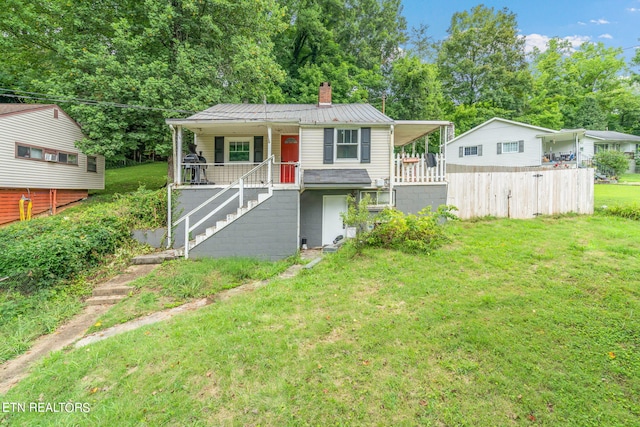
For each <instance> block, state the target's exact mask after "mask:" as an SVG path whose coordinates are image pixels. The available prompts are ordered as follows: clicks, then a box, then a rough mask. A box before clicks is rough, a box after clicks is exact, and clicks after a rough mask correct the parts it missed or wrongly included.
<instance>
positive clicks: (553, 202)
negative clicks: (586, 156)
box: [447, 168, 594, 219]
mask: <svg viewBox="0 0 640 427" xmlns="http://www.w3.org/2000/svg"><path fill="white" fill-rule="evenodd" d="M447 180H448V181H449V189H448V197H447V204H449V205H454V206H456V207H457V208H458V212H457V214H458V216H459V217H460V218H463V219H468V218H474V217H483V216H495V217H507V218H534V217H536V216H538V215H553V214H561V213H568V212H575V213H580V214H592V213H593V181H594V170H593V169H591V168H588V169H586V168H585V169H561V170H537V171H526V172H473V173H449V174H447Z"/></svg>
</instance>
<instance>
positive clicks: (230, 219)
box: [227, 213, 236, 222]
mask: <svg viewBox="0 0 640 427" xmlns="http://www.w3.org/2000/svg"><path fill="white" fill-rule="evenodd" d="M234 219H236V214H233V213H230V214H227V222H231V221H233V220H234Z"/></svg>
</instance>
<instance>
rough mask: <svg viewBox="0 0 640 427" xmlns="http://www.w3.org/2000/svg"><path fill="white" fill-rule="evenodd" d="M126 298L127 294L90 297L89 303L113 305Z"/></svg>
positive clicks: (87, 302) (87, 301)
mask: <svg viewBox="0 0 640 427" xmlns="http://www.w3.org/2000/svg"><path fill="white" fill-rule="evenodd" d="M125 298H126V295H107V296H99V297H91V298H88V299H87V300H86V301H85V303H86V304H87V305H113V304H116V303H118V302H120V301H122V300H123V299H125Z"/></svg>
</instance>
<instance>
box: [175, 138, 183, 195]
mask: <svg viewBox="0 0 640 427" xmlns="http://www.w3.org/2000/svg"><path fill="white" fill-rule="evenodd" d="M176 154H177V157H176V161H175V164H176V165H177V168H176V182H175V184H176V185H181V184H182V126H178V128H177V138H176Z"/></svg>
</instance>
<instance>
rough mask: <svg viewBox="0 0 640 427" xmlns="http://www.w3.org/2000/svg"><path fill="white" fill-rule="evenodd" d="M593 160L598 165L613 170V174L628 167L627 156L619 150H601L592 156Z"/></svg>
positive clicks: (617, 173)
mask: <svg viewBox="0 0 640 427" xmlns="http://www.w3.org/2000/svg"><path fill="white" fill-rule="evenodd" d="M593 161H594V163H595V164H597V165H598V167H604V168H607V169H609V170H611V171H613V173H614V175H615V176H618V175H620V174H622V173H623V172H626V170H627V169H629V158H628V157H627V156H626V154H624V153H622V152H620V151H614V150H603V151H598V152H597V153H596V154H595V156H593Z"/></svg>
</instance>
